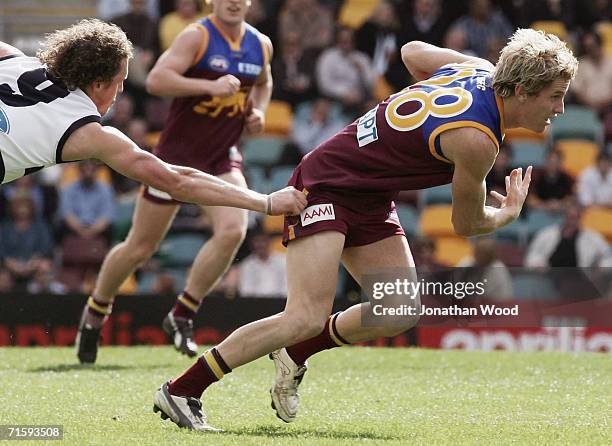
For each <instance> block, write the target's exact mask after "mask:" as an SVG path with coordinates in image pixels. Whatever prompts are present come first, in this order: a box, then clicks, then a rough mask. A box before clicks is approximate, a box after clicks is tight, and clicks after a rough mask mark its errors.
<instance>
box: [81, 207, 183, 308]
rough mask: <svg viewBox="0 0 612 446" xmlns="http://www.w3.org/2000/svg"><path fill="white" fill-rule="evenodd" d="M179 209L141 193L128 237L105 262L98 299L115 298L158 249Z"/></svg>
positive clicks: (96, 291)
mask: <svg viewBox="0 0 612 446" xmlns="http://www.w3.org/2000/svg"><path fill="white" fill-rule="evenodd" d="M177 210H178V206H177V205H175V204H159V203H154V202H152V201H150V200H148V199H146V198H144V197H143V196H142V195H139V196H138V198H137V200H136V209H135V211H134V215H133V217H132V227H131V229H130V232H129V233H128V236H127V238H126V239H125V240H124V241H123V242H121V243H119V244H117V245H115V246H114V247H113V248H112V249H111V250H110V252H109V253H108V254H107V255H106V258H105V259H104V262H103V263H102V268H101V269H100V274H99V275H98V279H97V281H96V286H95V288H94V292H93V297H94V298H95V299H96V300H97V301H100V302H104V303H110V302H112V300H113V299H114V297H115V295H116V294H117V292H118V290H119V287H120V286H121V284H122V283H123V282H124V281H125V279H127V278H128V277H129V276H130V274H132V273H133V272H134V271H135V270H136V268H138V267H139V266H140V265H142V264H143V263H144V262H146V261H147V260H148V259H149V258H150V257H151V256H152V255H153V254H154V253H155V251H157V248H158V247H159V243H160V242H161V241H162V240H163V239H164V237H165V236H166V233H167V232H168V229H169V228H170V225H171V223H172V220H173V219H174V216H175V215H176V211H177Z"/></svg>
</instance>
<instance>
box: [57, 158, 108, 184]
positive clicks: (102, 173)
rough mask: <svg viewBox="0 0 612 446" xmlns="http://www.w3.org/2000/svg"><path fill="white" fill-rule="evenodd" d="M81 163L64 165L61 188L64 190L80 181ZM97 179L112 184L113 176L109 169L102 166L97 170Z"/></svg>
mask: <svg viewBox="0 0 612 446" xmlns="http://www.w3.org/2000/svg"><path fill="white" fill-rule="evenodd" d="M79 176H80V173H79V163H70V164H64V165H63V166H62V177H61V178H60V188H64V187H66V186H67V185H69V184H70V183H73V182H75V181H76V180H78V179H79ZM96 179H97V180H98V181H100V182H102V183H104V184H112V174H111V171H110V169H109V168H108V167H106V166H104V165H102V166H99V167H98V169H97V170H96Z"/></svg>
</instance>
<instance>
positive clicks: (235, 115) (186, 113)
mask: <svg viewBox="0 0 612 446" xmlns="http://www.w3.org/2000/svg"><path fill="white" fill-rule="evenodd" d="M250 3H251V2H250V0H212V6H213V13H212V15H210V16H208V17H206V18H204V19H202V20H200V21H198V22H196V23H194V24H192V25H190V26H189V27H187V29H185V30H184V31H182V32H181V33H180V35H179V36H178V37H177V38H176V40H175V41H174V43H173V44H172V46H171V47H170V48H169V49H168V50H167V51H166V52H165V53H164V54H163V55H162V56H161V57H160V59H159V60H158V61H157V63H156V65H155V66H154V67H153V69H152V71H151V73H150V74H149V77H148V79H147V86H148V89H149V91H150V92H151V93H153V94H157V95H160V96H172V97H174V98H175V99H174V100H173V102H172V106H171V109H170V114H169V117H168V120H167V122H166V125H165V127H164V130H163V132H162V134H161V137H160V141H159V143H158V145H157V147H156V148H155V150H154V153H155V154H156V155H157V156H159V157H160V158H161V159H162V160H164V161H166V162H169V163H173V164H178V165H181V166H189V167H193V168H196V169H198V170H200V171H202V172H206V173H209V174H211V175H215V176H217V177H218V178H221V179H223V180H225V181H227V182H229V183H232V184H235V185H237V186H240V187H244V188H246V181H245V179H244V176H243V174H242V170H241V167H242V156H241V155H240V152H239V151H238V148H237V144H238V141H239V139H240V135H241V134H242V131H243V129H246V131H247V132H249V133H251V134H254V133H259V132H261V131H262V130H263V126H264V111H265V109H266V107H267V105H268V102H269V100H270V95H271V93H272V77H271V74H270V58H271V55H272V43H271V42H270V39H269V38H268V37H266V36H264V35H263V34H261V33H260V32H258V31H257V30H256V29H255V28H253V27H252V26H250V25H248V24H247V23H246V22H245V21H244V18H245V16H246V13H247V11H248V9H249V6H250ZM178 206H179V202H178V201H177V200H174V199H173V198H172V197H171V196H170V195H169V194H167V193H165V192H163V191H160V190H159V189H158V188H156V187H154V186H148V187H145V188H144V189H143V194H141V195H140V196H139V197H138V199H137V202H136V211H135V213H134V217H133V222H132V228H131V230H130V232H129V234H128V236H127V239H126V240H125V241H124V242H122V243H119V244H118V245H116V246H115V247H114V248H113V249H112V250H111V251H110V252H109V253H108V255H107V256H106V259H105V260H104V263H103V264H102V268H101V271H100V275H99V276H98V280H97V283H96V286H95V289H94V292H93V294H92V296H91V297H90V298H89V300H88V302H87V304H86V305H85V308H84V310H83V315H82V318H81V323H80V325H79V335H78V338H77V355H78V358H79V360H80V361H81V362H86V363H91V362H95V360H96V355H97V350H98V341H99V337H100V330H101V327H102V325H103V323H104V321H105V320H106V319H107V318H108V316H109V315H110V313H111V310H112V303H113V300H114V297H115V295H116V294H117V291H118V289H119V287H120V286H121V284H122V283H123V281H124V280H125V279H126V278H127V277H128V276H129V275H130V274H131V273H132V272H133V271H134V270H135V269H136V268H137V267H138V266H140V265H141V264H142V263H144V262H145V261H146V260H147V259H148V258H149V257H151V256H152V255H153V254H154V253H155V251H156V250H157V248H158V246H159V244H160V242H161V241H162V240H163V239H164V237H165V236H166V233H167V232H168V229H169V228H170V225H171V224H172V221H173V219H174V216H175V215H176V212H177V210H178ZM206 212H207V214H208V216H209V217H210V220H211V224H212V229H213V235H212V237H211V238H210V239H209V240H208V241H207V242H206V243H205V244H204V246H203V247H202V248H201V249H200V252H199V253H198V255H197V256H196V258H195V260H194V263H193V265H192V267H191V268H190V271H189V276H188V277H187V283H186V286H185V290H184V291H183V292H182V293H181V294H180V295H179V296H178V297H177V300H176V303H175V305H174V307H173V308H172V310H171V311H170V312H169V313H168V315H167V316H166V318H165V319H164V321H163V328H164V330H165V331H166V333H168V335H169V336H170V337H171V339H172V340H173V343H174V346H175V348H176V349H177V350H178V351H180V352H182V353H184V354H187V355H189V356H195V355H196V354H197V345H196V344H195V342H194V341H193V317H194V316H195V314H196V312H197V311H198V308H199V306H200V303H201V302H202V300H203V299H204V297H205V296H206V295H207V294H208V293H209V292H210V290H211V289H213V288H214V286H215V285H216V283H217V282H218V281H219V280H220V278H221V277H222V275H223V273H224V272H225V271H226V270H227V268H228V267H229V265H230V264H231V262H232V260H233V259H234V255H235V253H236V251H237V250H238V248H239V247H240V244H241V243H242V241H243V239H244V236H245V234H246V228H247V213H246V211H244V210H240V209H233V208H225V207H209V208H207V209H206Z"/></svg>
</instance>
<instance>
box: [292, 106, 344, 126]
mask: <svg viewBox="0 0 612 446" xmlns="http://www.w3.org/2000/svg"><path fill="white" fill-rule="evenodd" d="M312 104H313V102H312V101H306V102H302V103H300V104H298V105H296V107H295V112H294V115H293V117H294V120H295V121H308V119H309V117H310V111H311V110H312ZM329 115H330V118H331V119H333V120H336V119H342V120H343V121H345V122H346V123H347V124H348V123H349V122H350V121H351V118H350V117H348V116H345V115H344V114H343V112H342V105H341V104H340V103H338V102H332V103H331V106H330V110H329Z"/></svg>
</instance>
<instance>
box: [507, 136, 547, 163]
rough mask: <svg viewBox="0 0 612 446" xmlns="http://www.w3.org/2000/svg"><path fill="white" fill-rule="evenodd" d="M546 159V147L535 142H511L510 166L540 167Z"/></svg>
mask: <svg viewBox="0 0 612 446" xmlns="http://www.w3.org/2000/svg"><path fill="white" fill-rule="evenodd" d="M545 161H546V147H545V146H544V145H543V144H539V143H537V142H513V143H512V159H511V160H510V165H511V166H512V167H523V168H526V167H527V166H530V165H531V166H533V167H540V166H543V165H544V164H545Z"/></svg>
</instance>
